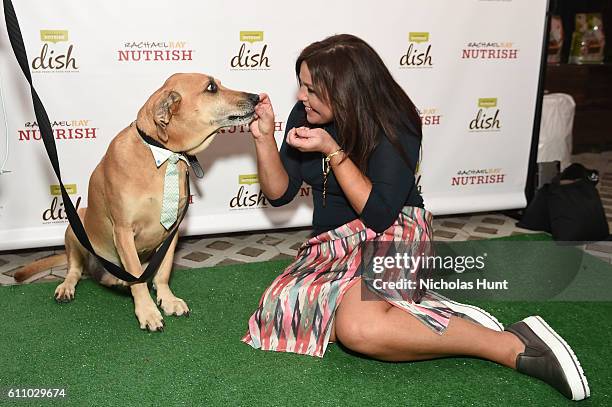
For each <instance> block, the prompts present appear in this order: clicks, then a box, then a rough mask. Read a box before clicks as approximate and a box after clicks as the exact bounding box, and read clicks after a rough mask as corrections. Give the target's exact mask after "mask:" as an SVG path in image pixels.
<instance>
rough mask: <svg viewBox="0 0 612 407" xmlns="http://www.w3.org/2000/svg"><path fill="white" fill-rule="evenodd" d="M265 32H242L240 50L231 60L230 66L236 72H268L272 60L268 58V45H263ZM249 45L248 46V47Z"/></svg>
mask: <svg viewBox="0 0 612 407" xmlns="http://www.w3.org/2000/svg"><path fill="white" fill-rule="evenodd" d="M263 41H264V32H263V31H240V42H241V43H242V44H241V45H240V49H239V50H238V53H237V54H236V55H234V56H233V57H232V59H231V60H230V66H231V67H232V69H234V70H248V69H255V70H268V69H270V60H269V59H268V57H267V56H266V51H267V50H268V44H265V43H264V44H257V45H256V43H260V42H261V43H263ZM247 44H248V45H247Z"/></svg>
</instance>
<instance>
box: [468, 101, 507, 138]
mask: <svg viewBox="0 0 612 407" xmlns="http://www.w3.org/2000/svg"><path fill="white" fill-rule="evenodd" d="M478 108H479V109H478V113H476V117H475V118H474V119H473V120H472V121H471V122H470V126H469V127H470V131H474V132H478V131H480V132H487V131H500V129H501V123H500V121H499V109H498V108H497V98H480V99H478Z"/></svg>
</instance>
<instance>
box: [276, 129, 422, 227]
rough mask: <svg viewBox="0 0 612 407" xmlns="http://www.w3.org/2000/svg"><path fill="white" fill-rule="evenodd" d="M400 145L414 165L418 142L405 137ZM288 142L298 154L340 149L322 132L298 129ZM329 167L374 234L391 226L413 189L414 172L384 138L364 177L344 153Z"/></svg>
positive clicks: (375, 150) (352, 204)
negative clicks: (300, 152)
mask: <svg viewBox="0 0 612 407" xmlns="http://www.w3.org/2000/svg"><path fill="white" fill-rule="evenodd" d="M402 141H403V142H402V144H403V145H404V147H405V149H407V151H408V152H409V154H408V155H409V158H410V159H411V160H413V161H414V162H415V163H416V161H417V160H418V152H419V140H418V139H417V138H416V137H412V136H406V137H405V140H404V139H403V140H402ZM287 142H288V143H289V144H290V145H292V146H294V147H295V148H297V149H299V150H300V151H319V152H321V153H323V154H325V155H326V156H328V155H330V154H332V153H334V152H335V151H337V150H338V149H339V148H340V147H339V146H338V144H337V143H336V141H335V140H334V139H333V138H332V137H331V136H330V135H329V133H327V132H326V131H325V130H323V129H307V128H298V129H296V131H295V132H294V133H292V132H289V133H288V134H287ZM330 164H331V169H332V170H333V172H334V175H335V177H336V180H337V181H338V184H339V185H340V188H342V192H344V194H345V196H346V197H347V199H348V201H349V203H350V204H351V206H352V207H353V209H354V210H355V211H356V212H357V213H358V214H359V215H360V218H361V219H362V220H363V222H364V223H365V224H366V226H368V227H369V228H371V229H373V230H375V231H376V232H382V231H384V230H385V229H387V228H388V227H389V226H391V225H392V224H393V222H394V221H395V219H397V216H398V214H399V212H400V210H401V208H402V206H403V205H404V203H405V202H406V199H407V198H408V195H409V194H410V191H411V189H412V188H414V183H415V178H414V171H413V170H412V168H410V166H409V165H408V164H407V163H406V162H405V161H404V159H403V158H402V156H401V154H400V153H399V151H398V150H397V149H396V148H395V147H394V146H393V145H392V144H391V143H390V142H389V140H387V138H386V137H382V138H381V141H380V143H379V145H378V146H377V147H376V148H375V149H374V151H373V152H372V155H371V156H370V159H369V160H368V175H367V176H366V175H365V174H363V173H362V172H361V171H360V170H359V168H358V167H357V166H356V165H355V164H354V163H353V161H352V160H351V159H350V158H349V157H347V156H346V155H345V154H344V153H339V154H336V155H334V156H333V157H331V159H330Z"/></svg>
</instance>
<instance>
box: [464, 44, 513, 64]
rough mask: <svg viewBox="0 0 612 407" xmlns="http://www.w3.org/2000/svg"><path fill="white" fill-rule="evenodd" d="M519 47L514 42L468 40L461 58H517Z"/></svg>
mask: <svg viewBox="0 0 612 407" xmlns="http://www.w3.org/2000/svg"><path fill="white" fill-rule="evenodd" d="M518 54H519V49H518V48H516V47H515V46H514V43H512V42H509V41H502V42H486V41H481V42H468V43H467V44H466V46H465V47H464V48H463V50H462V52H461V58H462V59H508V60H510V59H518Z"/></svg>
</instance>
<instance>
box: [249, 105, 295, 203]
mask: <svg viewBox="0 0 612 407" xmlns="http://www.w3.org/2000/svg"><path fill="white" fill-rule="evenodd" d="M259 97H260V99H259V103H258V104H257V106H256V107H255V114H256V118H255V120H254V121H253V122H251V124H250V129H251V133H252V134H253V140H254V142H255V152H256V154H257V176H258V178H259V185H260V187H261V190H262V192H263V193H264V195H265V196H266V197H267V198H268V199H270V200H275V199H278V198H280V197H281V196H283V194H284V193H285V191H286V190H287V187H288V186H289V175H287V171H286V170H285V167H283V163H282V162H281V158H280V154H279V153H278V148H277V146H276V140H275V139H274V110H273V109H272V103H271V102H270V98H269V97H268V95H267V94H265V93H262V94H261V95H260V96H259Z"/></svg>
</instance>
